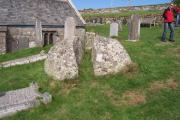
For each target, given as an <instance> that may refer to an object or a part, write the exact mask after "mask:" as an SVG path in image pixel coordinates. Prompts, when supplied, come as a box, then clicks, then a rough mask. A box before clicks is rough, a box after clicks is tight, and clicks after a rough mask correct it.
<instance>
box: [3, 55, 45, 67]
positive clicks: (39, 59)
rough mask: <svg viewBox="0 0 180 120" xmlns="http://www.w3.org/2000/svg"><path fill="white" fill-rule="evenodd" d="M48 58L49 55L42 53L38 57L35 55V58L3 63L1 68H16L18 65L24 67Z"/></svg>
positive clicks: (30, 57)
mask: <svg viewBox="0 0 180 120" xmlns="http://www.w3.org/2000/svg"><path fill="white" fill-rule="evenodd" d="M46 58H47V54H45V53H40V54H38V55H33V56H29V57H25V58H20V59H16V60H10V61H7V62H2V63H0V68H7V67H12V66H16V65H24V64H29V63H34V62H37V61H41V60H45V59H46Z"/></svg>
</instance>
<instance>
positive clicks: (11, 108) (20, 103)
mask: <svg viewBox="0 0 180 120" xmlns="http://www.w3.org/2000/svg"><path fill="white" fill-rule="evenodd" d="M38 88H39V87H38V85H37V84H36V83H32V84H30V86H29V87H26V88H22V89H18V90H13V91H8V92H3V93H0V119H1V118H4V117H8V116H11V115H13V114H16V113H17V112H19V111H23V110H27V109H30V108H33V107H37V106H39V105H40V103H41V102H43V103H44V104H48V103H50V102H51V101H52V96H51V94H49V93H44V94H41V93H40V92H39V90H38Z"/></svg>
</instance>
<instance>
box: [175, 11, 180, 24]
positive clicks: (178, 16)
mask: <svg viewBox="0 0 180 120" xmlns="http://www.w3.org/2000/svg"><path fill="white" fill-rule="evenodd" d="M179 21H180V14H177V19H176V27H177V26H178V25H179Z"/></svg>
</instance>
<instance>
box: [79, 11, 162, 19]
mask: <svg viewBox="0 0 180 120" xmlns="http://www.w3.org/2000/svg"><path fill="white" fill-rule="evenodd" d="M162 12H163V11H160V10H150V11H143V10H139V11H124V12H122V13H104V14H82V16H83V18H85V19H88V18H93V17H113V18H118V17H126V16H130V15H132V14H140V15H151V14H162Z"/></svg>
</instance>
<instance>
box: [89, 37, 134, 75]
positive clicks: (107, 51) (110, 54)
mask: <svg viewBox="0 0 180 120" xmlns="http://www.w3.org/2000/svg"><path fill="white" fill-rule="evenodd" d="M92 60H93V69H94V74H95V75H97V76H100V75H108V74H115V73H118V72H120V71H121V70H123V69H124V68H125V67H126V66H127V65H129V64H131V58H130V56H129V55H128V53H127V52H126V50H125V49H124V47H123V46H122V45H121V44H120V42H119V41H118V40H115V39H112V38H105V37H101V36H96V37H95V40H94V43H93V49H92Z"/></svg>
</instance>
